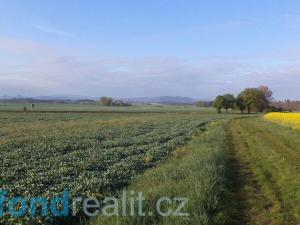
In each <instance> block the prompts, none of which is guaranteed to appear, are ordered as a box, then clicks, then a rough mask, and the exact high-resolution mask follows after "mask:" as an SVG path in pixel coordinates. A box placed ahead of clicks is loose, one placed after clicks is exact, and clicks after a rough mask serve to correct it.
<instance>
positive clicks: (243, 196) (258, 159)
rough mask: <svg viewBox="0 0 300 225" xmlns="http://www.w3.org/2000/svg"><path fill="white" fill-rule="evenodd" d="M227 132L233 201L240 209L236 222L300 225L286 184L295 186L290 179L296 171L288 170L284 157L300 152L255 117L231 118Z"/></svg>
mask: <svg viewBox="0 0 300 225" xmlns="http://www.w3.org/2000/svg"><path fill="white" fill-rule="evenodd" d="M228 135H229V144H230V146H231V149H232V151H231V171H232V180H233V183H232V190H233V200H234V201H235V202H236V205H235V207H236V208H237V209H238V208H239V209H240V211H239V213H237V214H236V215H237V217H240V218H236V220H237V221H238V220H239V222H237V223H236V224H241V223H240V221H241V220H242V221H244V222H243V224H251V225H252V224H253V225H256V224H264V225H267V224H270V225H273V224H278V225H279V224H280V225H281V224H286V225H295V224H297V209H296V206H293V205H292V204H291V201H290V195H291V192H288V191H287V189H286V187H287V185H289V186H290V188H292V187H296V184H295V183H293V182H289V181H290V180H291V178H292V177H291V176H290V175H291V174H293V172H295V171H296V170H295V168H294V169H292V167H289V169H290V170H291V171H287V169H286V165H285V164H284V163H286V162H285V160H284V159H283V158H284V157H286V158H295V157H299V152H298V153H297V151H296V149H293V148H291V147H290V146H288V145H285V144H284V142H281V139H280V137H278V136H276V135H275V134H273V133H271V132H268V128H266V127H264V126H263V124H262V123H261V121H259V120H256V119H250V120H249V119H239V120H234V121H232V122H231V123H230V125H229V127H228ZM280 170H281V171H280ZM289 172H290V174H289ZM298 218H299V217H298ZM298 222H299V221H298Z"/></svg>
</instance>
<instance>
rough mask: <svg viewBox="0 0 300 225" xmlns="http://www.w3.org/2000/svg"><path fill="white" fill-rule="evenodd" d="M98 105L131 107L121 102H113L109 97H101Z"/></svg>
mask: <svg viewBox="0 0 300 225" xmlns="http://www.w3.org/2000/svg"><path fill="white" fill-rule="evenodd" d="M99 104H100V105H102V106H131V104H129V103H126V102H123V101H121V100H113V99H112V98H111V97H106V96H102V97H101V98H100V99H99Z"/></svg>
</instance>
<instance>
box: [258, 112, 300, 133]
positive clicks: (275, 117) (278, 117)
mask: <svg viewBox="0 0 300 225" xmlns="http://www.w3.org/2000/svg"><path fill="white" fill-rule="evenodd" d="M264 118H265V119H266V120H269V121H272V122H275V123H279V124H281V125H284V126H289V127H292V128H293V129H297V130H300V113H268V114H266V115H265V116H264Z"/></svg>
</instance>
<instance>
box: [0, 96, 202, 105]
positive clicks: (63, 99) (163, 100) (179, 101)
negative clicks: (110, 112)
mask: <svg viewBox="0 0 300 225" xmlns="http://www.w3.org/2000/svg"><path fill="white" fill-rule="evenodd" d="M113 99H114V100H121V101H123V102H125V103H130V104H164V105H195V104H196V103H197V101H198V100H197V99H194V98H189V97H181V96H157V97H137V98H113ZM97 100H98V98H94V97H88V96H79V95H59V96H35V97H26V96H21V95H18V96H3V97H1V96H0V102H4V103H5V102H15V103H20V102H21V103H23V102H24V103H81V102H85V103H88V102H90V103H93V102H95V101H97Z"/></svg>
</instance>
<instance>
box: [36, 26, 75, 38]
mask: <svg viewBox="0 0 300 225" xmlns="http://www.w3.org/2000/svg"><path fill="white" fill-rule="evenodd" d="M34 27H35V28H36V29H38V30H39V31H42V32H44V33H48V34H54V35H58V36H64V37H75V35H74V34H71V33H69V32H66V31H63V30H59V29H56V28H51V27H46V26H40V25H35V26H34Z"/></svg>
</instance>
